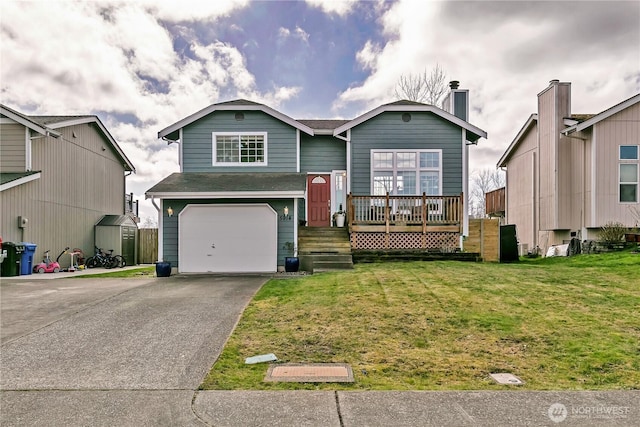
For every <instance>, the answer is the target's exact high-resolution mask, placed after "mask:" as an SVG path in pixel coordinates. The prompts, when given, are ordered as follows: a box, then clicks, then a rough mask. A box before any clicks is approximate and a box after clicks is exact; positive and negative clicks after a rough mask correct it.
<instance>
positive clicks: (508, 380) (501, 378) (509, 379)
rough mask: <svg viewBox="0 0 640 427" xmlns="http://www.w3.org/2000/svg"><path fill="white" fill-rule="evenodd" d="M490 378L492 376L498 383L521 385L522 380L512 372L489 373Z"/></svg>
mask: <svg viewBox="0 0 640 427" xmlns="http://www.w3.org/2000/svg"><path fill="white" fill-rule="evenodd" d="M489 376H490V377H491V378H493V379H494V380H495V381H496V382H497V383H498V384H506V385H522V384H524V381H522V380H521V379H520V378H518V377H516V376H515V375H513V374H507V373H499V374H489Z"/></svg>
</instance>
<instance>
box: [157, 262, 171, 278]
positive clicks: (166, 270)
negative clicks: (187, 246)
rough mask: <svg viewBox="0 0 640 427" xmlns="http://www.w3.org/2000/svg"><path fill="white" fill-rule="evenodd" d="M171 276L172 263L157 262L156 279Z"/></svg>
mask: <svg viewBox="0 0 640 427" xmlns="http://www.w3.org/2000/svg"><path fill="white" fill-rule="evenodd" d="M169 276H171V263H170V262H168V261H163V262H156V277H169Z"/></svg>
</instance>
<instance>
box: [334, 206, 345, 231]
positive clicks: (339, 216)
mask: <svg viewBox="0 0 640 427" xmlns="http://www.w3.org/2000/svg"><path fill="white" fill-rule="evenodd" d="M346 217H347V213H346V212H345V211H344V210H342V203H340V209H338V210H337V211H336V212H335V213H334V214H333V222H334V224H335V225H336V227H344V220H345V218H346Z"/></svg>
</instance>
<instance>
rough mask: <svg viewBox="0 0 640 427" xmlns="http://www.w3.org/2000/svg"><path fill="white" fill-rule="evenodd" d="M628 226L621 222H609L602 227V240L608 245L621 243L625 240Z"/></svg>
mask: <svg viewBox="0 0 640 427" xmlns="http://www.w3.org/2000/svg"><path fill="white" fill-rule="evenodd" d="M626 232H627V227H625V226H624V224H622V223H619V222H612V221H610V222H608V223H606V224H605V225H603V226H602V227H601V228H600V241H601V242H602V243H604V244H606V245H612V244H615V243H620V242H622V241H623V240H624V234H625V233H626Z"/></svg>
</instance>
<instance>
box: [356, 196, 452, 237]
mask: <svg viewBox="0 0 640 427" xmlns="http://www.w3.org/2000/svg"><path fill="white" fill-rule="evenodd" d="M462 200H463V198H462V194H461V195H460V196H427V195H426V194H424V193H423V194H422V195H421V196H391V195H389V194H386V195H384V196H372V195H366V196H355V195H353V194H349V195H348V196H347V215H348V225H349V227H354V226H355V227H357V226H384V227H385V229H386V230H387V231H389V230H390V229H391V228H393V227H396V228H397V227H404V228H406V227H410V228H414V229H415V228H418V226H420V227H421V228H422V231H423V232H426V231H427V227H429V226H445V225H457V226H459V225H460V223H461V222H462V219H463V202H462Z"/></svg>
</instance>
